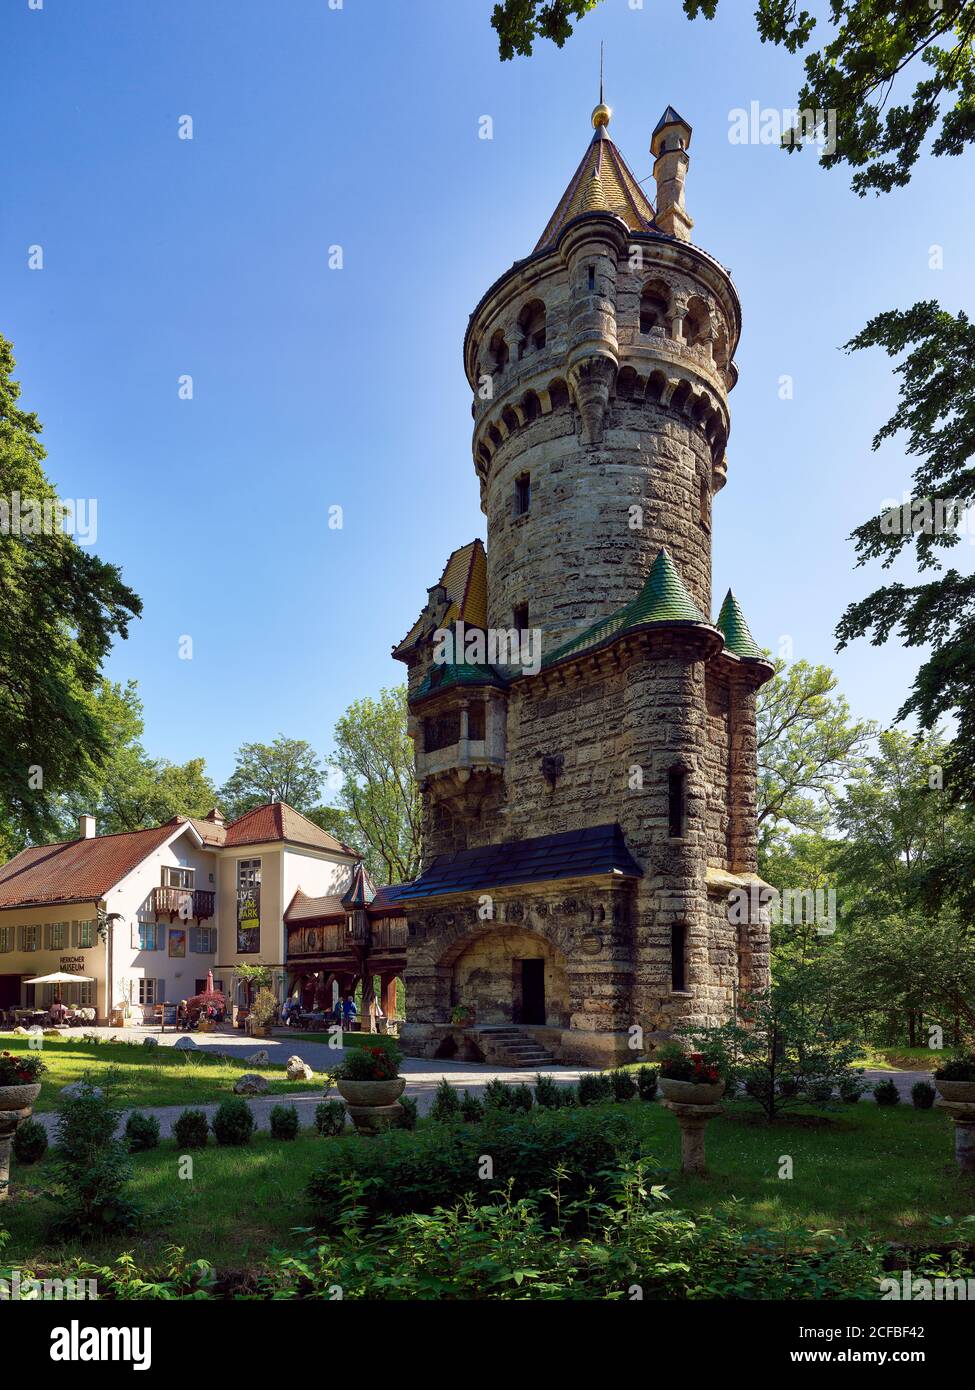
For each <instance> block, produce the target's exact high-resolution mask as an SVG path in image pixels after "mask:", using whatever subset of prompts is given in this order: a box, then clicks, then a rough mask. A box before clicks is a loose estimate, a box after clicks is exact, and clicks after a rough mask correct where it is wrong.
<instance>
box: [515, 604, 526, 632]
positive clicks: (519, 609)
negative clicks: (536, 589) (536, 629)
mask: <svg viewBox="0 0 975 1390" xmlns="http://www.w3.org/2000/svg"><path fill="white" fill-rule="evenodd" d="M511 616H512V624H513V626H514V627H515V628H516V629H517V630H518V632H519V633H521V632H527V631H528V604H527V603H516V604H515V606H514V609H513V610H512V615H511Z"/></svg>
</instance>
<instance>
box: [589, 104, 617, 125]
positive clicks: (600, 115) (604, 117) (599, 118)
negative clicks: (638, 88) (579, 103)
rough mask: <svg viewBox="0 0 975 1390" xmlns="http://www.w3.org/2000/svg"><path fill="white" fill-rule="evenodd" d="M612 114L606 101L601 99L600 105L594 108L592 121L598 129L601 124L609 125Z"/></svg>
mask: <svg viewBox="0 0 975 1390" xmlns="http://www.w3.org/2000/svg"><path fill="white" fill-rule="evenodd" d="M612 114H613V112H612V110H611V109H610V108H609V107H608V106H607V105H606V103H605V102H604V101H601V102H600V103H599V105H598V106H596V107H594V108H593V113H592V123H593V125H594V126H595V128H596V129H597V130H598V129H599V127H600V126H601V125H609V118H610V116H612Z"/></svg>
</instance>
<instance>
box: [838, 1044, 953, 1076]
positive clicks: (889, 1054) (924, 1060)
mask: <svg viewBox="0 0 975 1390" xmlns="http://www.w3.org/2000/svg"><path fill="white" fill-rule="evenodd" d="M950 1056H952V1051H951V1049H950V1048H946V1049H944V1050H943V1051H941V1052H938V1051H936V1050H935V1049H933V1048H930V1047H868V1048H867V1049H866V1050H865V1052H864V1056H863V1058H862V1059H861V1060H860V1061H859V1062H857V1064H856V1065H857V1066H859V1067H874V1068H877V1069H879V1070H881V1071H936V1070H937V1068H938V1067H940V1066H941V1063H942V1062H943V1061H945V1060H947V1058H949V1057H950Z"/></svg>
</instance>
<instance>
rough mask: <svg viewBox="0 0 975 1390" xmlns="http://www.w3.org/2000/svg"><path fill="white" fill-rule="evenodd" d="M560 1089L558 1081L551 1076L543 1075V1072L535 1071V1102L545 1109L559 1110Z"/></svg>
mask: <svg viewBox="0 0 975 1390" xmlns="http://www.w3.org/2000/svg"><path fill="white" fill-rule="evenodd" d="M560 1090H561V1087H560V1086H559V1084H558V1082H557V1081H555V1080H553V1078H552V1077H551V1076H543V1075H542V1073H541V1072H536V1073H535V1104H536V1105H540V1106H541V1107H542V1109H543V1110H558V1108H559V1104H560V1096H559V1091H560Z"/></svg>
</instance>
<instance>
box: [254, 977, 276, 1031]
mask: <svg viewBox="0 0 975 1390" xmlns="http://www.w3.org/2000/svg"><path fill="white" fill-rule="evenodd" d="M277 1012H278V1001H277V999H276V998H275V997H274V993H273V991H272V990H270V989H268V988H267V987H266V986H265V987H264V988H262V989H259V990H258V991H257V994H256V995H255V996H254V1002H253V1004H252V1005H251V1011H250V1017H251V1027H250V1031H251V1035H252V1036H253V1037H255V1038H266V1037H269V1036H270V1033H271V1024H272V1023H273V1022H274V1020H275V1018H276V1017H277Z"/></svg>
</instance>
